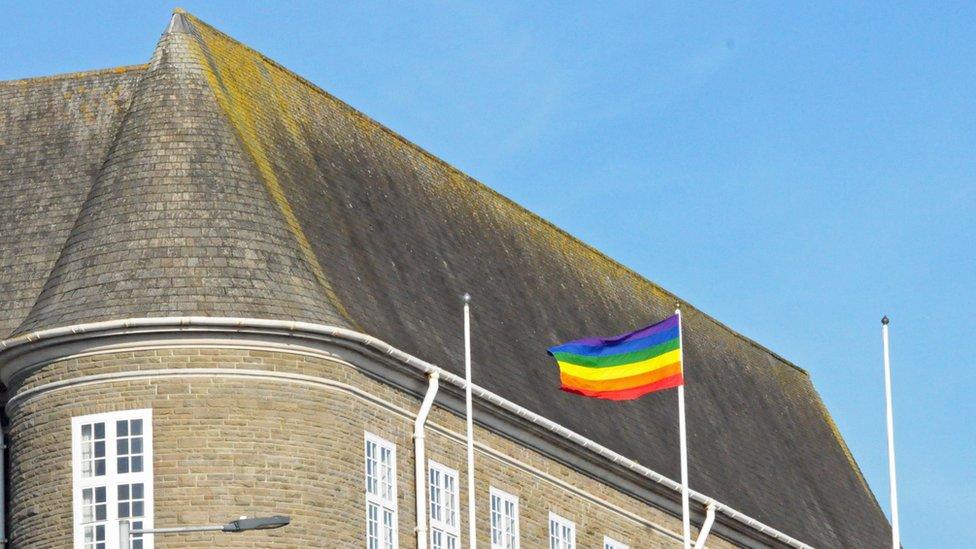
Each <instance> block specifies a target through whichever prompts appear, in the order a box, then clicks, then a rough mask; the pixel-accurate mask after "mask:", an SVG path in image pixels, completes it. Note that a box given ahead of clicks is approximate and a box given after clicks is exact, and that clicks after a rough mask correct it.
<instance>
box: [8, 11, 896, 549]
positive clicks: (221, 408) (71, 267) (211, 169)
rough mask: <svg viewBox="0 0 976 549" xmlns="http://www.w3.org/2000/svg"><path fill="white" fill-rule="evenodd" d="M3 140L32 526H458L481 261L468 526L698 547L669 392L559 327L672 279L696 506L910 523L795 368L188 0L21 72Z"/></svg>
mask: <svg viewBox="0 0 976 549" xmlns="http://www.w3.org/2000/svg"><path fill="white" fill-rule="evenodd" d="M0 144H2V147H0V184H2V186H0V198H2V199H3V202H2V203H0V228H2V229H3V234H4V239H3V244H2V249H0V251H2V255H0V269H2V270H0V296H2V297H0V300H3V301H2V303H3V305H4V310H5V311H6V314H5V315H4V317H3V318H2V322H0V337H5V339H4V340H3V341H2V342H0V377H2V381H3V384H4V391H5V392H4V398H5V408H4V419H5V421H4V429H3V431H4V436H5V441H6V447H7V450H6V456H5V460H4V464H5V467H6V470H5V474H4V475H3V478H4V480H5V482H6V490H5V505H4V508H5V512H6V516H5V519H4V525H5V529H6V543H7V544H8V545H9V546H11V547H76V548H85V549H88V548H92V549H98V548H106V549H107V548H115V547H119V546H120V543H119V538H118V523H119V520H120V519H127V520H130V521H132V523H133V524H134V525H135V526H136V527H137V528H140V527H141V528H152V527H157V528H161V527H176V526H186V525H198V524H219V523H223V522H226V521H228V520H232V519H235V518H237V517H239V516H266V515H288V516H290V517H291V524H290V525H289V526H287V527H285V528H282V529H278V530H268V531H259V532H248V533H240V534H228V533H193V534H183V535H178V536H177V535H155V536H152V535H145V536H136V537H134V539H133V541H132V544H131V546H132V547H141V548H146V547H157V548H164V547H204V546H209V547H269V546H280V547H368V548H374V547H375V548H405V547H417V546H420V547H431V548H434V549H450V548H459V547H461V546H462V545H463V546H467V545H468V543H469V540H468V523H467V516H468V514H467V513H468V506H467V501H468V494H467V483H466V476H467V469H466V459H465V441H466V436H465V424H464V420H465V414H464V382H463V379H461V378H460V377H458V374H459V373H460V372H461V371H462V365H463V362H462V360H461V353H462V350H463V345H462V339H461V338H462V335H461V333H462V332H461V302H460V299H459V297H458V296H459V295H460V294H462V293H464V292H465V291H469V290H471V289H472V288H479V289H480V292H479V293H478V294H477V295H475V301H474V303H473V310H474V313H473V323H474V324H473V329H474V332H475V337H474V361H475V374H474V384H475V385H476V386H475V387H474V388H473V390H472V391H473V393H474V411H475V413H474V417H475V418H476V435H475V440H476V448H475V450H476V451H475V480H476V482H475V498H474V500H475V502H476V521H475V532H476V536H477V542H478V545H479V546H483V547H492V548H494V547H500V548H514V547H524V548H533V547H545V546H547V545H548V546H549V547H553V548H560V549H561V548H575V547H580V548H583V547H603V548H604V549H620V548H625V547H630V548H638V547H640V548H643V547H650V548H654V547H676V546H681V512H680V509H681V506H680V491H679V488H680V487H679V486H678V484H677V483H676V482H674V480H671V479H674V478H677V468H678V463H677V455H678V454H677V432H676V427H675V426H676V420H675V415H676V410H675V403H674V396H673V395H670V394H662V395H652V396H651V397H647V398H645V399H642V400H640V401H635V402H628V403H608V402H600V401H592V400H589V399H581V398H579V397H575V396H573V395H568V394H563V393H560V392H559V391H558V374H557V372H556V369H555V367H554V366H553V365H552V364H551V363H550V362H549V358H548V357H546V356H545V349H546V348H547V347H548V346H550V345H552V344H554V343H558V342H561V341H565V340H568V339H572V338H575V337H578V336H581V335H584V334H594V333H606V334H610V333H616V332H622V331H625V330H627V329H630V328H634V327H636V326H639V325H641V324H649V323H651V322H654V321H656V320H658V319H661V318H663V317H664V316H666V315H667V313H668V311H670V310H671V309H673V307H674V305H675V303H676V302H677V303H680V304H681V306H682V309H683V311H685V314H684V317H685V321H686V327H685V341H686V347H687V351H686V353H687V354H686V365H687V366H686V368H687V380H688V398H689V402H690V403H691V402H693V403H694V404H693V405H689V445H690V456H691V478H690V483H689V484H690V486H691V488H692V490H693V491H694V492H693V498H692V510H693V513H692V516H693V518H692V523H693V526H694V528H693V531H694V532H695V533H697V530H698V528H699V527H700V526H701V525H702V524H703V523H704V522H705V521H706V520H707V517H708V514H709V513H708V509H709V506H711V509H712V512H713V513H714V526H712V527H711V535H710V536H709V537H708V546H709V547H780V546H788V547H880V546H883V545H884V544H885V543H886V540H888V539H889V532H888V524H887V522H886V520H885V518H884V515H883V514H882V512H881V510H880V508H879V506H878V504H877V502H876V501H875V499H874V496H873V494H872V493H871V491H870V490H869V489H868V487H867V485H866V483H865V482H864V479H863V477H862V476H861V474H860V471H859V470H858V468H857V465H856V463H855V462H854V460H853V458H852V457H851V455H850V453H849V451H848V450H847V448H846V446H845V445H844V442H843V440H842V439H841V437H840V435H839V434H838V432H837V430H836V427H835V426H834V425H833V423H832V421H831V419H830V416H829V414H828V413H827V411H826V409H825V408H824V406H823V404H822V402H821V401H820V399H819V397H818V396H817V394H816V391H815V390H814V389H813V386H812V384H811V383H810V380H809V377H808V376H807V375H806V373H805V372H804V371H802V370H800V369H799V368H797V367H796V366H794V365H792V364H790V363H788V362H787V361H785V360H784V359H782V358H781V357H779V356H778V355H776V354H774V353H772V352H770V351H768V350H766V349H765V348H763V347H761V346H760V345H758V344H756V343H755V342H753V341H751V340H749V339H747V338H745V337H743V336H741V335H739V334H737V333H736V332H734V331H732V330H731V329H729V328H727V327H726V326H724V325H722V324H720V323H719V322H717V321H715V320H714V319H712V318H711V317H709V316H707V315H705V314H704V313H702V312H700V311H698V310H696V309H695V308H694V307H692V306H691V305H689V304H687V303H684V302H683V301H682V300H680V299H679V298H677V297H676V296H674V295H672V294H670V293H668V292H667V291H665V290H663V289H661V288H660V287H658V286H656V285H654V284H652V283H650V282H648V281H646V280H644V279H643V278H641V277H639V276H638V275H636V274H634V273H633V272H631V271H629V270H627V269H626V268H624V267H622V266H620V265H618V264H616V263H613V262H612V261H610V260H609V259H607V258H606V257H605V256H603V255H602V254H600V253H599V252H597V251H595V250H593V249H592V248H589V247H587V246H586V245H584V244H582V243H580V242H579V241H577V240H575V239H573V238H572V237H571V236H569V235H567V234H566V233H564V232H562V231H560V230H558V229H557V228H555V227H553V226H552V225H550V224H548V223H547V222H545V221H544V220H541V219H539V218H538V217H536V216H534V215H533V214H531V213H530V212H527V211H526V210H524V209H522V208H520V207H518V206H517V205H515V204H513V203H511V202H510V201H508V200H506V199H504V198H503V197H500V196H499V195H497V194H495V193H494V192H492V191H491V190H490V189H488V188H486V187H484V186H483V185H481V184H479V183H477V182H476V181H474V180H471V179H470V178H468V177H466V176H464V175H463V174H461V173H460V172H457V171H456V170H454V169H453V168H451V167H450V166H448V165H447V164H445V163H443V162H442V161H440V160H438V159H436V158H434V157H432V156H431V155H429V154H427V153H426V152H424V151H422V150H421V149H419V148H417V147H416V146H414V145H413V144H411V143H409V142H407V141H406V140H404V139H403V138H402V137H400V136H398V135H396V134H394V133H393V132H391V131H389V130H387V129H386V128H384V127H382V126H380V125H379V124H377V123H376V122H374V121H372V120H370V119H368V118H366V117H365V116H364V115H362V114H361V113H359V112H357V111H355V110H353V109H352V108H350V107H348V106H347V105H345V104H344V103H341V102H340V101H338V100H337V99H335V98H334V97H332V96H331V95H329V94H327V93H326V92H324V91H322V90H320V89H319V88H317V87H315V86H314V85H312V84H310V83H309V82H307V81H305V80H303V79H301V78H300V77H298V76H296V75H294V74H293V73H291V72H289V71H287V69H284V68H283V67H281V66H280V65H278V64H276V63H275V62H273V61H271V60H269V59H267V58H266V57H264V56H262V55H261V54H259V53H257V52H255V51H253V50H251V49H250V48H248V47H246V46H244V45H243V44H241V43H239V42H237V41H235V40H233V39H231V38H229V37H227V36H226V35H224V34H222V33H220V32H219V31H217V30H215V29H214V28H212V27H210V26H209V25H207V24H205V23H203V22H201V21H200V20H198V19H196V18H195V17H193V16H192V15H190V14H187V13H184V12H182V11H177V12H176V13H174V15H173V18H172V20H171V21H170V23H169V25H168V26H167V28H166V30H165V32H164V33H163V35H162V37H161V38H160V41H159V43H158V45H157V47H156V50H155V52H154V53H153V55H152V58H151V60H150V62H149V63H148V64H146V65H140V66H135V67H123V68H119V69H109V70H104V71H94V72H89V73H78V74H71V75H63V76H53V77H45V78H35V79H27V80H20V81H13V82H4V83H0ZM425 397H426V398H427V400H429V401H430V402H431V403H432V407H431V409H430V414H429V417H427V418H426V419H425V418H424V417H423V413H422V410H423V409H424V406H423V402H424V400H425ZM418 417H420V420H418ZM419 440H422V441H423V443H422V446H423V447H424V448H423V451H422V452H421V451H420V450H419V449H418V446H420V445H418V441H419ZM418 463H419V464H420V467H419V468H418V467H417V464H418ZM418 490H419V491H420V494H418ZM418 495H419V496H420V497H418ZM418 507H419V508H420V514H421V515H422V516H418ZM418 527H419V528H421V530H420V531H418Z"/></svg>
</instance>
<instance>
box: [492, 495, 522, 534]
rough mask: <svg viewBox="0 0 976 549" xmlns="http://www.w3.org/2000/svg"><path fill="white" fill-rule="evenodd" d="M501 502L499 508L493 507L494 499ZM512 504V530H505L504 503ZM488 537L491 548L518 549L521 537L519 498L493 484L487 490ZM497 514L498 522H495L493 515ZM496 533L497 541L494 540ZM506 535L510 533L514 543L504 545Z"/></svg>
mask: <svg viewBox="0 0 976 549" xmlns="http://www.w3.org/2000/svg"><path fill="white" fill-rule="evenodd" d="M496 500H497V501H498V502H499V503H500V504H501V506H502V507H501V508H499V509H497V510H496V509H495V501H496ZM506 503H510V504H512V513H513V517H512V519H513V520H512V531H511V532H507V531H506V529H505V523H504V521H505V518H506V515H505V507H504V506H505V504H506ZM488 513H489V514H488V528H489V530H488V539H490V540H491V549H519V545H520V544H521V539H520V537H519V498H518V496H516V495H513V494H509V493H508V492H506V491H504V490H499V489H498V488H495V487H494V486H492V487H490V489H489V490H488ZM496 514H497V515H498V517H499V521H500V524H496V523H495V515H496ZM496 531H497V534H498V536H497V537H498V540H499V541H498V542H496V541H495V537H496V536H495V534H496ZM506 535H511V536H512V538H514V544H512V545H505V543H506V539H505V536H506Z"/></svg>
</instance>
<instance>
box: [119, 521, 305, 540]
mask: <svg viewBox="0 0 976 549" xmlns="http://www.w3.org/2000/svg"><path fill="white" fill-rule="evenodd" d="M290 522H291V517H287V516H281V515H276V516H273V517H255V518H247V517H241V518H239V519H237V520H234V521H231V522H228V523H227V524H209V525H203V526H177V527H173V528H147V529H145V530H133V529H132V526H131V524H130V523H129V521H128V520H124V519H123V520H120V521H119V541H122V540H125V542H126V547H128V540H130V539H132V536H138V535H142V534H185V533H188V532H246V531H249V530H273V529H275V528H281V527H282V526H288V524H289V523H290Z"/></svg>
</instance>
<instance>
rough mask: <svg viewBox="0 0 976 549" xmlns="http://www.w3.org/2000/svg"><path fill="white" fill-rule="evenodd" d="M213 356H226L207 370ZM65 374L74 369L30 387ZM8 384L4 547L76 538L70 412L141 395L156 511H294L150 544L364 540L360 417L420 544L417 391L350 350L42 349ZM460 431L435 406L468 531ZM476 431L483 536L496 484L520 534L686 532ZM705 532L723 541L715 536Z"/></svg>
mask: <svg viewBox="0 0 976 549" xmlns="http://www.w3.org/2000/svg"><path fill="white" fill-rule="evenodd" d="M215 368H220V369H222V371H221V372H219V373H218V372H214V371H212V370H207V371H204V370H203V369H215ZM162 370H166V372H165V373H162V372H161V371H162ZM154 372H155V373H154ZM115 373H119V374H121V376H120V377H118V378H104V377H103V378H102V379H93V378H91V376H93V375H96V374H115ZM280 376H290V377H280ZM70 379H73V380H75V381H76V382H77V383H74V384H70V385H68V386H65V387H60V388H58V389H56V390H41V391H38V392H34V393H30V394H26V393H24V391H28V390H29V389H32V388H34V389H37V388H41V389H43V388H44V386H45V384H49V383H52V382H55V381H64V380H70ZM17 393H21V394H23V396H21V397H15V399H14V401H13V402H12V403H11V404H10V405H9V406H8V410H7V413H8V416H9V418H10V426H9V430H8V431H9V434H8V444H9V447H10V450H9V452H10V497H11V499H10V519H9V520H10V524H9V529H10V532H9V536H10V540H11V546H12V547H65V546H70V544H71V531H72V517H71V493H72V491H71V488H72V487H71V456H70V442H71V427H70V426H71V418H72V417H73V416H78V415H86V414H92V413H100V412H108V411H115V410H126V409H137V408H152V409H153V428H154V440H153V445H154V469H155V480H154V486H155V508H156V510H155V520H156V525H157V526H160V527H162V526H176V525H187V524H200V523H219V522H224V521H226V520H228V519H233V518H236V517H238V516H241V515H249V516H256V515H267V514H288V515H291V517H292V524H291V525H290V526H288V527H287V528H284V529H281V530H274V531H268V532H252V533H247V534H217V535H212V534H190V535H184V536H175V537H174V536H167V537H164V536H160V537H158V538H157V540H156V544H157V547H159V548H169V547H201V546H210V547H268V546H281V547H284V546H288V547H296V546H305V547H362V546H363V545H364V543H363V540H364V534H365V499H364V494H363V434H364V431H367V430H368V431H370V432H372V433H374V434H376V435H379V436H381V437H384V438H387V439H389V440H391V441H394V442H395V443H396V445H397V475H398V479H397V480H398V507H399V532H400V547H401V548H407V547H413V546H415V541H414V539H415V538H414V534H413V528H414V525H415V516H414V487H413V485H414V480H413V443H412V439H411V431H412V423H413V416H414V414H415V413H416V411H417V409H418V408H419V399H417V398H416V397H414V396H412V395H409V394H407V393H405V392H401V391H398V390H396V389H394V388H392V387H391V386H388V385H386V384H383V383H380V382H378V381H375V380H373V379H372V378H369V377H367V376H365V375H363V374H362V373H360V371H359V370H357V369H356V368H355V367H353V366H351V365H349V364H345V363H341V362H338V361H333V360H328V359H325V358H321V357H316V356H306V355H301V354H294V353H282V352H270V351H257V350H244V349H206V348H198V349H157V350H146V351H138V352H118V353H111V354H100V355H91V356H83V357H80V358H74V359H71V360H64V361H60V362H56V363H52V364H49V365H47V366H45V367H43V368H42V369H40V370H37V371H35V372H34V373H33V374H31V375H30V376H29V377H27V378H26V379H24V380H22V381H21V382H20V383H18V384H16V385H15V386H14V387H13V388H12V390H11V394H17ZM463 433H464V422H463V418H460V417H457V416H455V415H454V414H452V413H450V412H448V411H445V410H443V409H437V408H435V409H434V411H433V412H432V415H431V418H430V423H429V428H428V439H427V444H428V457H429V458H430V459H434V460H436V461H438V462H441V463H443V464H445V465H448V466H450V467H453V468H455V469H457V470H458V471H459V472H460V478H461V493H460V502H461V518H462V524H461V533H462V543H466V540H465V539H464V538H465V534H466V532H467V525H466V524H465V520H464V519H465V518H466V516H467V515H466V513H467V511H466V506H465V502H466V498H467V494H466V492H465V490H464V478H465V474H466V473H465V468H464V443H463ZM476 437H477V440H478V441H479V442H480V443H481V446H480V447H479V449H478V452H477V453H476V460H477V467H478V474H477V489H478V494H477V502H478V536H479V544H481V545H483V546H485V547H487V546H488V543H489V541H488V520H489V519H488V490H489V485H492V486H496V487H498V488H500V489H502V490H505V491H507V492H510V493H513V494H515V495H517V496H519V505H520V527H521V539H522V546H523V547H526V548H533V547H541V546H545V545H546V544H547V543H548V542H547V528H548V524H547V520H548V513H549V511H550V510H552V511H555V512H557V513H558V514H560V515H562V516H564V517H566V518H569V519H572V520H574V521H575V522H576V527H577V543H578V546H579V547H581V548H585V547H602V545H601V544H602V540H603V536H604V535H610V536H612V537H614V538H616V539H618V540H620V541H624V542H627V543H629V544H630V545H631V547H634V548H636V547H675V546H680V542H678V541H675V540H674V538H673V537H670V536H668V535H665V534H664V533H663V531H670V532H671V533H678V532H680V530H681V525H680V520H678V519H675V518H674V517H670V516H667V515H665V514H663V513H661V512H659V511H657V510H656V509H653V508H651V507H649V506H647V505H644V504H642V503H640V502H638V501H636V500H634V499H632V498H630V497H627V496H625V495H622V494H620V493H618V492H616V491H614V490H612V489H610V488H609V487H607V486H605V485H603V484H601V483H599V482H596V481H594V480H592V479H591V478H589V477H586V476H584V475H582V474H580V473H579V472H577V471H573V470H571V469H568V468H567V467H564V466H562V465H560V464H558V463H556V462H555V461H553V460H551V459H548V458H546V457H545V456H543V455H541V454H539V453H537V452H535V451H533V450H531V449H529V448H525V447H522V446H519V445H517V444H515V443H513V442H512V441H510V440H509V439H506V438H503V437H500V436H497V435H496V434H493V433H489V432H486V431H484V430H481V429H479V430H478V433H477V435H476ZM710 546H711V547H723V546H729V545H727V544H724V542H722V541H721V540H719V539H718V538H715V537H713V538H712V543H711V544H710Z"/></svg>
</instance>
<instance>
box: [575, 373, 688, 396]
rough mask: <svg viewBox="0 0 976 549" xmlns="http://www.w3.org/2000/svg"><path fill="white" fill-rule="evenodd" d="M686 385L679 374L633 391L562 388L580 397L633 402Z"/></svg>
mask: <svg viewBox="0 0 976 549" xmlns="http://www.w3.org/2000/svg"><path fill="white" fill-rule="evenodd" d="M683 384H684V375H682V374H677V375H673V376H670V377H666V378H664V379H662V380H660V381H656V382H654V383H648V384H647V385H641V386H640V387H633V388H631V389H623V390H620V391H593V390H590V389H580V388H577V387H568V386H566V385H563V386H562V387H560V388H561V389H562V390H563V391H566V392H567V393H575V394H578V395H583V396H588V397H593V398H602V399H605V400H633V399H635V398H640V397H642V396H644V395H646V394H647V393H653V392H654V391H663V390H664V389H672V388H674V387H677V386H679V385H683Z"/></svg>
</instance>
